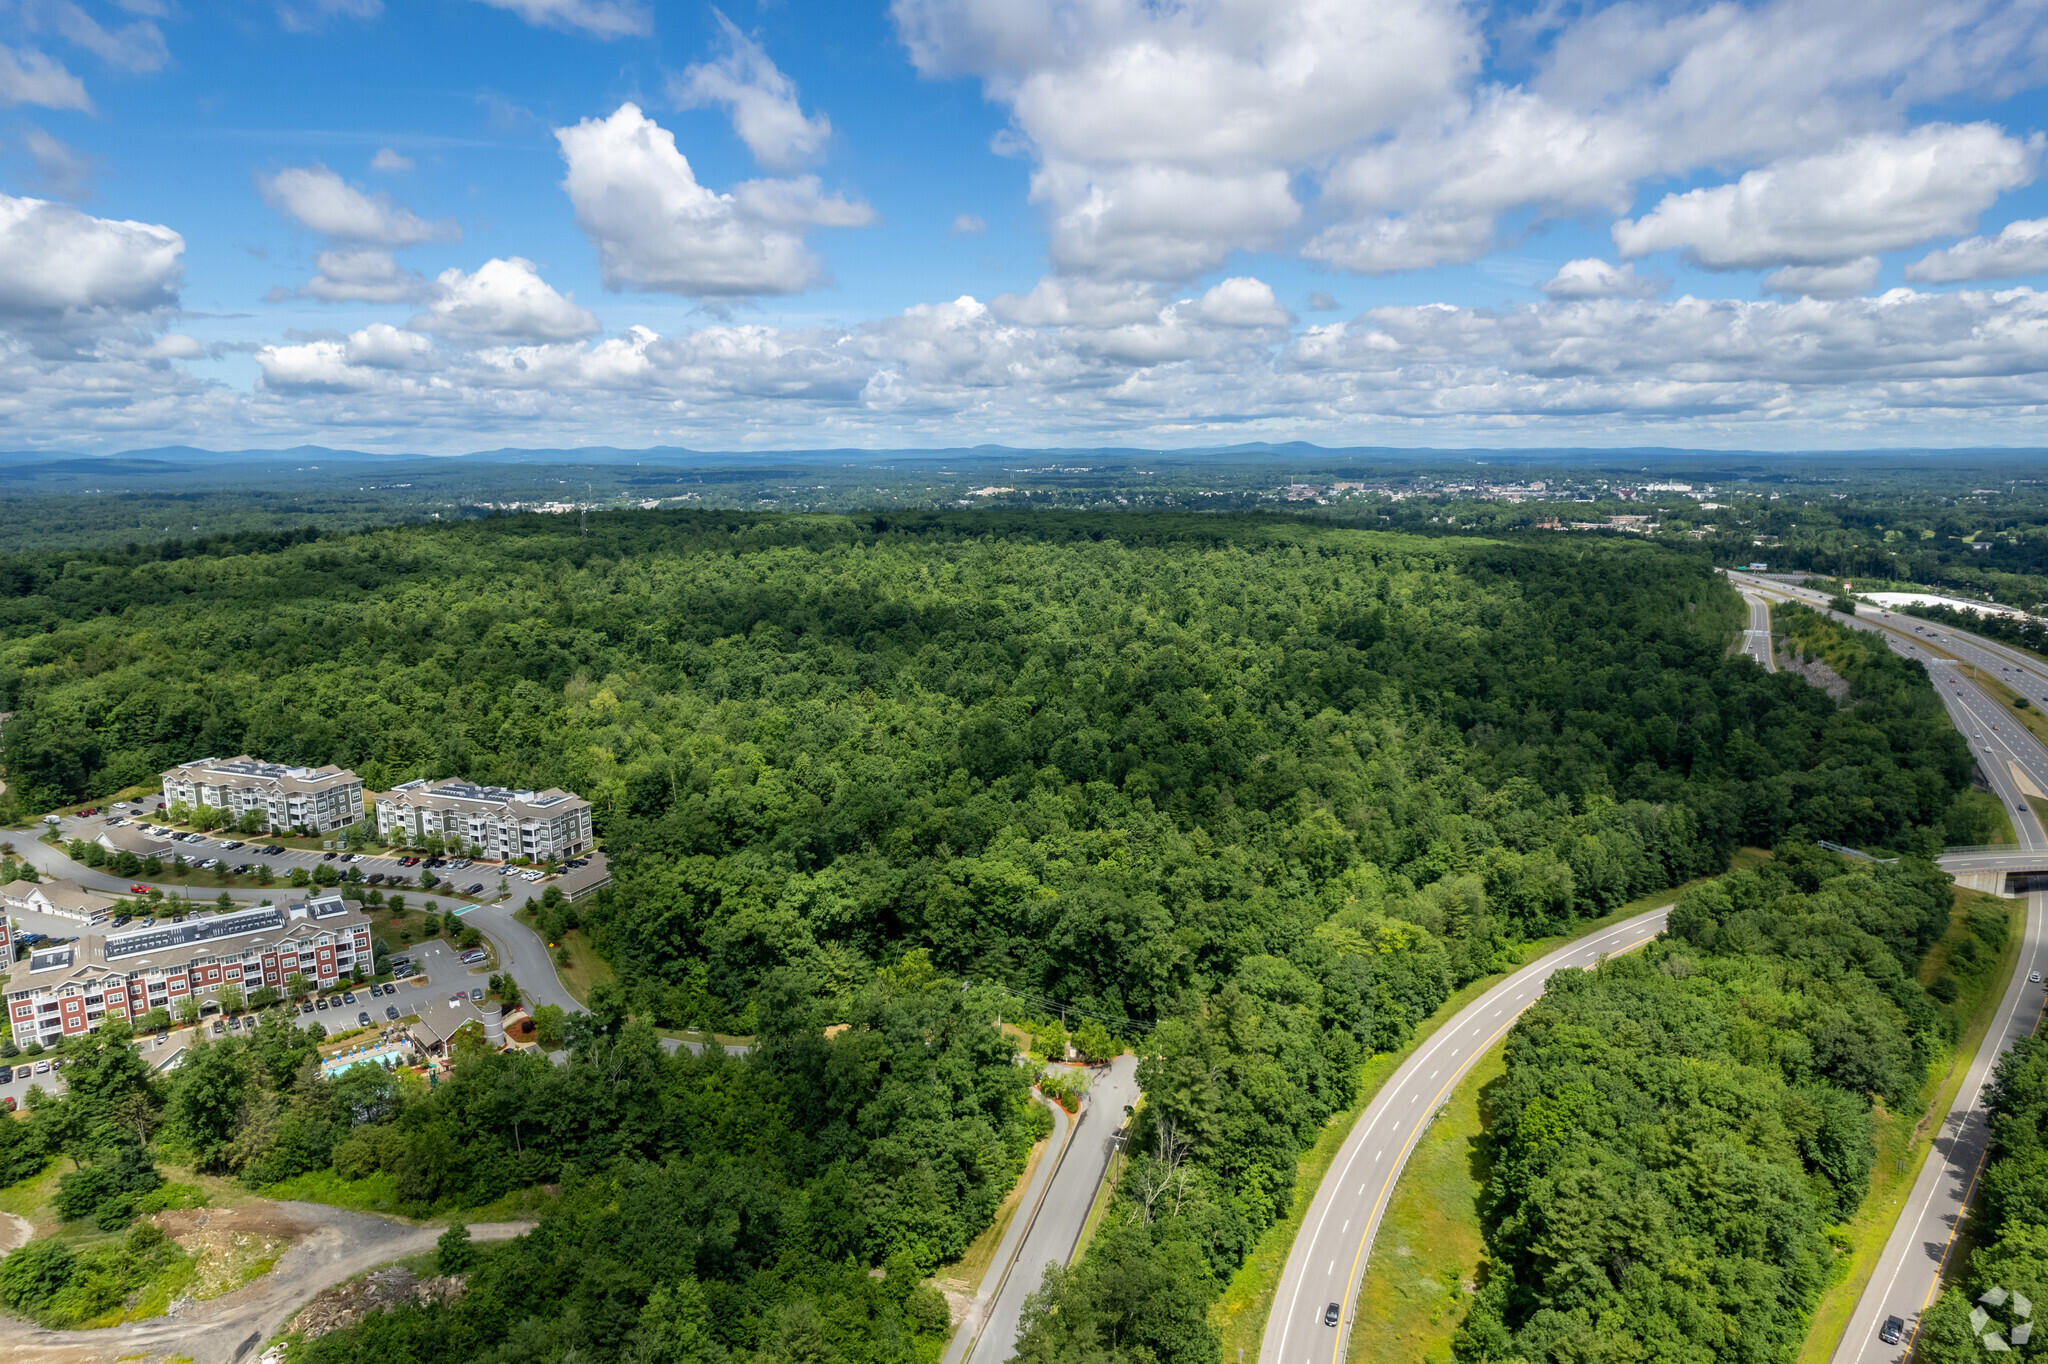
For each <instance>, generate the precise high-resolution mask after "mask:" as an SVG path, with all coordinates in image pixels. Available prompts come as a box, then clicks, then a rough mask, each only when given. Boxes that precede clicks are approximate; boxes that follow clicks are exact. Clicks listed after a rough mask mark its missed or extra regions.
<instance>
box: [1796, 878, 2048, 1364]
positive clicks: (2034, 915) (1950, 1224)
mask: <svg viewBox="0 0 2048 1364" xmlns="http://www.w3.org/2000/svg"><path fill="white" fill-rule="evenodd" d="M2044 919H2048V894H2043V893H2041V892H2039V891H2036V892H2034V893H2033V894H2031V895H2029V896H2028V897H2027V930H2026V937H2025V938H2024V939H2023V940H2022V942H2021V944H2020V959H2019V964H2018V965H2017V966H2015V967H2014V968H2013V975H2012V983H2011V984H2010V985H2009V986H2007V987H2006V992H2005V998H2004V999H2003V1000H2001V1001H2000V1002H1999V1006H1998V1013H1997V1014H1996V1015H1995V1016H1994V1017H1993V1018H1992V1020H1991V1027H1990V1028H1989V1029H1988V1030H1987V1031H1986V1032H1985V1035H1984V1045H1983V1046H1981V1047H1979V1048H1978V1049H1977V1055H1976V1057H1975V1059H1974V1060H1972V1061H1971V1063H1970V1069H1969V1071H1968V1072H1967V1073H1966V1074H1965V1075H1964V1076H1963V1084H1962V1088H1960V1089H1958V1090H1957V1091H1956V1099H1955V1104H1954V1106H1953V1107H1951V1108H1950V1109H1949V1111H1948V1115H1947V1116H1946V1117H1944V1118H1943V1119H1942V1123H1941V1131H1940V1132H1939V1133H1938V1134H1937V1135H1936V1136H1935V1138H1934V1150H1933V1151H1932V1152H1931V1153H1930V1154H1929V1156H1928V1159H1927V1163H1926V1164H1925V1165H1923V1166H1921V1167H1920V1177H1919V1178H1918V1179H1916V1180H1915V1181H1914V1182H1913V1192H1912V1193H1911V1194H1909V1195H1908V1196H1907V1198H1906V1206H1905V1208H1904V1210H1903V1211H1901V1212H1900V1214H1899V1220H1898V1223H1897V1224H1896V1225H1895V1226H1894V1227H1893V1228H1892V1234H1891V1237H1890V1239H1889V1240H1887V1241H1886V1242H1885V1246H1884V1253H1883V1254H1882V1255H1880V1256H1879V1257H1878V1261H1877V1268H1876V1269H1875V1270H1874V1271H1873V1272H1872V1273H1871V1276H1870V1284H1869V1286H1868V1287H1867V1288H1865V1289H1864V1290H1863V1296H1862V1297H1861V1298H1860V1299H1858V1300H1857V1303H1856V1310H1855V1311H1854V1312H1853V1313H1851V1314H1850V1317H1849V1325H1848V1327H1847V1329H1845V1330H1844V1331H1843V1332H1842V1339H1841V1342H1840V1343H1839V1344H1838V1345H1837V1346H1836V1347H1835V1354H1834V1359H1833V1361H1832V1364H1896V1361H1899V1360H1903V1359H1904V1358H1905V1357H1906V1356H1907V1355H1909V1354H1911V1353H1912V1350H1913V1334H1914V1332H1915V1331H1916V1330H1917V1329H1918V1328H1919V1324H1920V1313H1921V1312H1923V1311H1924V1310H1926V1308H1927V1306H1928V1304H1930V1303H1932V1302H1933V1301H1934V1295H1935V1292H1936V1290H1938V1289H1939V1288H1940V1286H1941V1274H1942V1270H1943V1268H1944V1267H1945V1266H1946V1264H1947V1262H1948V1256H1949V1250H1950V1248H1951V1246H1952V1245H1953V1243H1954V1241H1955V1234H1956V1230H1957V1228H1958V1227H1959V1226H1960V1225H1961V1223H1962V1217H1963V1211H1964V1209H1965V1208H1966V1207H1968V1205H1969V1200H1970V1194H1971V1192H1972V1191H1973V1190H1974V1189H1975V1188H1976V1185H1977V1177H1978V1175H1979V1174H1981V1173H1982V1171H1983V1164H1984V1153H1985V1147H1986V1146H1987V1144H1988V1143H1989V1141H1990V1137H1991V1123H1990V1114H1988V1113H1987V1112H1986V1111H1985V1109H1984V1106H1983V1098H1984V1087H1985V1085H1986V1084H1988V1083H1989V1081H1990V1079H1991V1071H1992V1068H1993V1067H1994V1066H1995V1065H1997V1063H1998V1058H1999V1057H2000V1056H2001V1055H2003V1054H2004V1053H2005V1050H2006V1048H2008V1047H2010V1046H2011V1045H2012V1044H2013V1042H2014V1041H2015V1040H2017V1039H2018V1038H2021V1037H2024V1036H2026V1035H2027V1034H2029V1033H2031V1032H2033V1031H2034V1029H2035V1028H2036V1027H2038V1026H2039V1025H2040V1021H2041V1004H2042V992H2041V987H2040V986H2039V985H2035V984H2033V983H2031V982H2030V981H2029V980H2028V979H2027V977H2028V976H2029V975H2030V974H2032V973H2033V972H2036V971H2044V970H2048V924H2044V923H2043V920H2044ZM1888 1317H1897V1318H1899V1319H1900V1320H1901V1321H1903V1322H1905V1323H1906V1330H1905V1332H1904V1333H1903V1334H1902V1335H1901V1336H1900V1338H1899V1342H1898V1343H1897V1344H1896V1345H1887V1344H1885V1343H1884V1341H1883V1340H1881V1339H1879V1337H1878V1332H1879V1331H1880V1330H1881V1329H1882V1328H1883V1326H1884V1322H1885V1320H1886V1318H1888Z"/></svg>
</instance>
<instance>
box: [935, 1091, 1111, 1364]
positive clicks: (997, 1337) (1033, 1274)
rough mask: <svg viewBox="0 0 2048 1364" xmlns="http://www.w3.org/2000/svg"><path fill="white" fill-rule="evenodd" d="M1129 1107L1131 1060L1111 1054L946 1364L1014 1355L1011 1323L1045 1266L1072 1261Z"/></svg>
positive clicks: (992, 1363) (987, 1363)
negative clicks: (1006, 1264) (1005, 1268)
mask: <svg viewBox="0 0 2048 1364" xmlns="http://www.w3.org/2000/svg"><path fill="white" fill-rule="evenodd" d="M1137 1101H1138V1058H1137V1057H1135V1056H1119V1057H1117V1058H1116V1060H1114V1061H1112V1062H1110V1063H1109V1064H1108V1065H1107V1066H1104V1067H1103V1068H1101V1069H1099V1070H1097V1071H1096V1072H1095V1077H1094V1082H1093V1083H1092V1084H1091V1085H1090V1086H1089V1088H1088V1095H1087V1097H1086V1098H1085V1099H1083V1100H1082V1101H1081V1112H1080V1114H1079V1116H1077V1117H1076V1118H1075V1120H1074V1130H1073V1133H1072V1135H1070V1136H1069V1137H1068V1138H1067V1142H1066V1145H1065V1147H1063V1148H1062V1149H1061V1151H1060V1152H1059V1154H1058V1155H1057V1156H1054V1155H1053V1153H1052V1152H1050V1151H1048V1152H1047V1153H1046V1158H1047V1159H1048V1160H1053V1161H1054V1162H1055V1163H1054V1166H1053V1171H1052V1174H1051V1176H1050V1177H1049V1178H1048V1180H1047V1183H1046V1188H1045V1195H1044V1198H1043V1200H1042V1201H1040V1202H1039V1203H1038V1205H1037V1206H1036V1207H1035V1208H1034V1207H1029V1206H1026V1207H1020V1208H1019V1209H1018V1210H1017V1217H1018V1219H1019V1220H1025V1219H1028V1221H1025V1226H1024V1230H1023V1231H1022V1232H1021V1233H1019V1236H1020V1238H1021V1240H1022V1245H1021V1246H1019V1248H1018V1250H1017V1258H1016V1260H1015V1261H1014V1262H1013V1264H1012V1265H1011V1266H1010V1268H1009V1273H1008V1276H1007V1278H1004V1279H1002V1280H1000V1283H999V1290H998V1291H994V1293H993V1297H994V1301H993V1303H992V1304H991V1305H990V1306H989V1307H988V1309H987V1320H986V1322H985V1324H983V1326H982V1328H981V1333H980V1334H979V1335H977V1336H975V1337H973V1339H972V1340H971V1342H968V1343H966V1344H962V1343H961V1342H962V1341H966V1340H967V1328H966V1326H964V1325H963V1326H962V1327H961V1330H960V1335H959V1336H958V1337H956V1338H955V1344H954V1347H953V1348H952V1349H949V1350H948V1351H947V1352H946V1364H953V1361H954V1360H955V1359H956V1357H957V1352H965V1353H966V1359H967V1364H1003V1361H1004V1360H1006V1359H1008V1358H1010V1356H1012V1355H1014V1354H1016V1353H1017V1323H1018V1321H1019V1319H1020V1318H1021V1317H1022V1316H1023V1315H1024V1299H1025V1298H1027V1297H1029V1296H1030V1295H1031V1294H1033V1293H1036V1292H1037V1291H1038V1285H1039V1284H1040V1283H1041V1282H1042V1281H1043V1280H1044V1278H1045V1267H1046V1266H1047V1265H1048V1264H1061V1265H1064V1264H1067V1263H1069V1262H1070V1261H1071V1260H1072V1259H1073V1258H1074V1247H1075V1246H1076V1245H1077V1244H1079V1242H1080V1240H1081V1231H1082V1228H1083V1227H1084V1226H1085V1225H1086V1224H1087V1221H1088V1209H1089V1208H1090V1207H1092V1206H1093V1205H1094V1202H1095V1191H1096V1190H1097V1189H1098V1188H1100V1187H1101V1184H1102V1175H1103V1172H1104V1171H1105V1170H1106V1169H1108V1168H1109V1158H1110V1156H1111V1155H1112V1154H1114V1152H1115V1150H1116V1134H1117V1131H1118V1129H1120V1128H1121V1127H1123V1125H1124V1121H1125V1114H1124V1110H1125V1109H1126V1108H1127V1107H1129V1106H1131V1105H1132V1104H1135V1103H1137ZM1005 1239H1006V1240H1007V1239H1008V1238H1007V1237H1006V1238H1005ZM998 1264H999V1265H1000V1260H999V1261H998ZM990 1272H991V1273H994V1272H996V1270H993V1269H992V1270H991V1271H990Z"/></svg>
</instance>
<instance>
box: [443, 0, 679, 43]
mask: <svg viewBox="0 0 2048 1364" xmlns="http://www.w3.org/2000/svg"><path fill="white" fill-rule="evenodd" d="M483 3H485V4H486V5H489V6H490V7H491V8H492V9H503V10H510V11H512V13H514V14H516V15H518V16H519V17H520V18H522V19H524V20H525V21H526V22H527V23H529V24H533V25H535V26H536V27H540V28H559V29H564V30H567V31H570V32H575V33H587V34H589V35H590V36H591V37H593V38H605V39H611V38H634V37H638V36H640V35H641V34H644V33H651V32H653V31H654V16H653V15H652V14H651V13H650V12H649V10H648V8H647V7H646V6H645V5H639V4H632V3H629V2H628V0H483Z"/></svg>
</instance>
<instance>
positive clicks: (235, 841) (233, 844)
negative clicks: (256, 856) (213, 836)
mask: <svg viewBox="0 0 2048 1364" xmlns="http://www.w3.org/2000/svg"><path fill="white" fill-rule="evenodd" d="M221 846H222V847H223V848H226V849H227V850H228V851H229V852H233V851H234V850H235V849H236V848H239V847H241V846H242V840H240V839H239V838H231V839H229V840H228V841H227V842H225V843H223V844H221Z"/></svg>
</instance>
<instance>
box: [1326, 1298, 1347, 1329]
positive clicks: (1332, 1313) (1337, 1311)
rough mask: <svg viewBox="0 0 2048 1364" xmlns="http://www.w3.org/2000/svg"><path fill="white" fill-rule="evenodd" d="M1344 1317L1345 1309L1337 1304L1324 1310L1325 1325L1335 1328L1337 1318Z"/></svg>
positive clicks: (1332, 1304)
mask: <svg viewBox="0 0 2048 1364" xmlns="http://www.w3.org/2000/svg"><path fill="white" fill-rule="evenodd" d="M1342 1315H1343V1309H1342V1308H1341V1307H1339V1306H1338V1305H1337V1304H1336V1303H1334V1302H1333V1303H1331V1304H1330V1305H1329V1306H1328V1307H1325V1308H1324V1309H1323V1325H1325V1326H1335V1325H1336V1324H1337V1318H1338V1317H1340V1316H1342Z"/></svg>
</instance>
